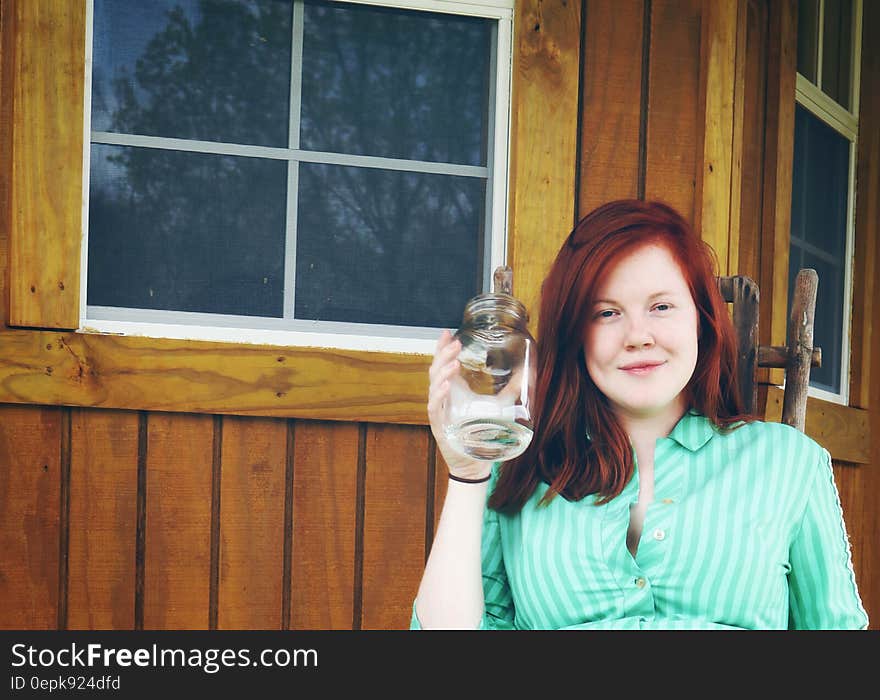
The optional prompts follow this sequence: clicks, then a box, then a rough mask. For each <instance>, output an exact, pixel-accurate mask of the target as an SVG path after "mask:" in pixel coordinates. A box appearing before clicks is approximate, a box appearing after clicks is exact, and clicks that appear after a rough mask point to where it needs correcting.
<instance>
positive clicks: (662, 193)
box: [645, 0, 703, 222]
mask: <svg viewBox="0 0 880 700" xmlns="http://www.w3.org/2000/svg"><path fill="white" fill-rule="evenodd" d="M702 7H703V2H702V1H701V0H651V54H650V68H649V70H650V79H649V95H648V140H647V153H646V162H645V198H646V199H659V200H662V201H665V202H667V203H668V204H670V205H671V206H673V207H675V208H676V209H677V210H678V211H679V212H680V213H681V215H682V216H683V217H685V218H686V219H687V220H688V221H690V222H694V221H695V186H696V177H697V170H698V167H699V166H698V163H699V158H698V155H697V154H698V138H699V131H700V129H699V126H698V125H699V111H700V110H699V95H700V26H701V9H702Z"/></svg>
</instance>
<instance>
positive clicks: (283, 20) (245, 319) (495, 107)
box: [82, 0, 513, 352]
mask: <svg viewBox="0 0 880 700" xmlns="http://www.w3.org/2000/svg"><path fill="white" fill-rule="evenodd" d="M512 6H513V2H512V0H509V1H508V0H484V1H483V2H475V3H462V2H452V1H450V0H389V1H388V2H383V3H382V4H381V5H379V4H377V3H374V2H366V1H355V2H337V1H329V0H154V1H153V2H150V3H143V2H139V1H138V0H92V2H91V4H90V12H91V17H92V22H91V27H92V37H91V41H90V47H91V61H90V65H91V66H92V75H91V92H90V96H91V107H90V110H87V111H88V112H90V115H91V124H90V126H88V127H87V128H88V129H89V131H90V139H88V141H89V145H88V150H87V153H86V163H87V166H88V167H87V168H86V172H88V206H87V211H86V214H85V218H86V220H87V231H88V235H87V239H86V242H85V244H84V250H83V255H84V264H83V270H84V273H85V275H86V284H83V285H82V287H83V300H82V326H84V327H88V328H92V329H95V330H99V331H103V332H122V333H132V334H143V335H158V336H168V337H185V338H203V339H220V340H237V341H245V342H265V343H276V342H278V343H283V344H301V345H317V346H330V347H350V348H357V349H374V350H397V351H407V350H408V351H418V352H425V351H428V352H429V351H431V350H432V349H433V343H434V339H435V338H436V335H437V332H436V329H437V328H440V327H456V326H457V325H458V324H459V322H460V320H461V311H462V309H463V307H464V304H465V302H466V301H467V299H469V298H470V297H471V296H473V295H474V294H477V293H479V292H481V291H484V290H488V289H489V287H490V285H491V272H492V270H493V269H494V268H495V266H497V265H500V264H502V262H503V257H504V247H505V246H504V243H505V227H506V208H507V207H506V195H507V185H506V181H507V149H508V146H507V143H508V113H509V82H510V34H511V14H512Z"/></svg>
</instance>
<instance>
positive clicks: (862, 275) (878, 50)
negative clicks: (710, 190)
mask: <svg viewBox="0 0 880 700" xmlns="http://www.w3.org/2000/svg"><path fill="white" fill-rule="evenodd" d="M863 13H864V14H863V16H862V27H863V33H864V37H863V39H862V67H861V83H862V84H861V92H860V96H859V141H858V153H857V161H856V219H855V227H856V230H855V257H854V259H853V299H854V303H853V310H852V331H851V333H852V335H851V345H850V347H851V352H852V355H851V357H850V404H851V405H853V406H860V407H862V408H867V407H868V405H869V395H870V387H871V377H872V376H873V377H875V379H874V383H878V379H876V377H880V363H878V362H877V361H876V358H877V353H876V349H875V346H876V345H877V342H878V339H877V334H876V333H874V331H875V330H877V331H878V333H880V326H876V325H874V324H873V323H872V320H873V318H874V314H873V309H874V307H876V306H878V303H877V301H876V300H875V298H876V296H877V293H878V290H880V287H878V283H877V281H876V278H877V271H878V269H880V263H878V256H880V41H878V39H877V33H878V32H880V8H878V6H877V3H876V2H874V3H871V2H868V3H864V6H863ZM872 370H873V371H872ZM875 406H876V405H875Z"/></svg>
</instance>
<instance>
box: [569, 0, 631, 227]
mask: <svg viewBox="0 0 880 700" xmlns="http://www.w3.org/2000/svg"><path fill="white" fill-rule="evenodd" d="M644 5H645V2H644V0H624V1H623V2H621V1H620V0H587V2H586V3H585V8H586V9H585V13H584V17H583V22H584V66H583V72H582V74H581V93H582V100H581V114H582V116H581V126H580V130H581V153H580V159H579V167H580V176H579V178H578V188H579V189H578V218H582V217H584V216H586V215H587V214H588V213H589V212H590V211H592V210H593V209H595V208H596V207H598V206H599V205H601V204H604V203H605V202H608V201H611V200H614V199H625V198H635V197H637V196H638V191H639V129H640V119H641V104H640V101H639V100H638V99H636V96H637V95H638V94H639V90H640V86H641V83H642V51H643V46H642V43H643V42H642V40H643V16H644Z"/></svg>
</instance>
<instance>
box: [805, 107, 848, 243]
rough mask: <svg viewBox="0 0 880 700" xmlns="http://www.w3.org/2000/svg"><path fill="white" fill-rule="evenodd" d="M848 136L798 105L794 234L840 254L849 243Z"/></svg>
mask: <svg viewBox="0 0 880 700" xmlns="http://www.w3.org/2000/svg"><path fill="white" fill-rule="evenodd" d="M849 147H850V142H849V140H848V139H847V138H846V137H844V136H842V135H841V134H839V133H837V132H836V131H835V130H834V129H832V128H831V127H830V126H828V125H827V124H825V122H823V121H822V120H821V119H819V118H818V117H816V116H814V115H812V114H810V112H808V111H807V110H806V109H804V108H803V107H802V106H801V105H797V106H796V107H795V129H794V169H793V173H792V175H793V177H792V211H791V235H792V237H793V238H798V239H800V240H802V241H805V242H807V243H809V244H810V245H813V246H816V247H817V248H819V249H820V250H823V251H825V252H827V253H828V254H829V255H832V256H834V257H835V258H837V259H840V258H842V257H843V255H844V247H845V245H846V205H847V193H848V191H849Z"/></svg>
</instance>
